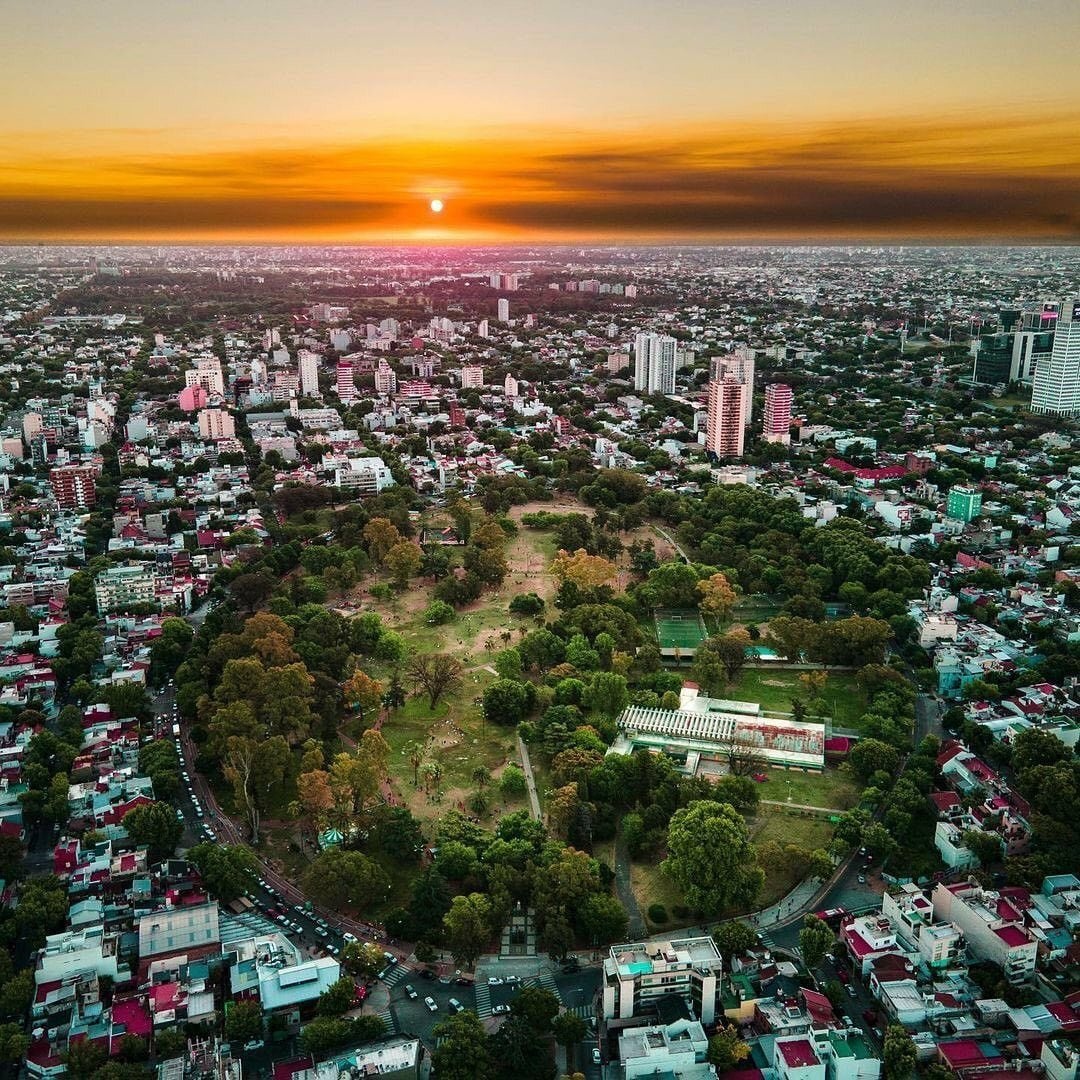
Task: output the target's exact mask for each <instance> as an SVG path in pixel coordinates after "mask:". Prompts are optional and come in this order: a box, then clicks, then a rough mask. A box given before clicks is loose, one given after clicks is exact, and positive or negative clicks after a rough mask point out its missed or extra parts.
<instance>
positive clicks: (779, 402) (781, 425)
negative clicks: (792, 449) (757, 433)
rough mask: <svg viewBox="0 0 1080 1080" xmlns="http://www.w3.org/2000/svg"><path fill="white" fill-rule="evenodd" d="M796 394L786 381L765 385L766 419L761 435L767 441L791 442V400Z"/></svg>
mask: <svg viewBox="0 0 1080 1080" xmlns="http://www.w3.org/2000/svg"><path fill="white" fill-rule="evenodd" d="M793 397H794V395H793V394H792V392H791V387H790V386H788V385H787V384H786V383H769V385H768V386H766V387H765V421H764V424H763V425H762V430H761V436H762V438H763V439H764V440H765V441H766V442H775V443H783V444H784V445H785V446H786V445H787V444H788V443H789V442H791V401H792V398H793Z"/></svg>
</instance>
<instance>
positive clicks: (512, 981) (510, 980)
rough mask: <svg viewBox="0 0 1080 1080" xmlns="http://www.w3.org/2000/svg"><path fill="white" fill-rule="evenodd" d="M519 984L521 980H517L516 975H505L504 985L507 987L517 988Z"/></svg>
mask: <svg viewBox="0 0 1080 1080" xmlns="http://www.w3.org/2000/svg"><path fill="white" fill-rule="evenodd" d="M519 982H521V979H519V978H518V977H517V975H507V976H506V985H507V986H517V984H518V983H519Z"/></svg>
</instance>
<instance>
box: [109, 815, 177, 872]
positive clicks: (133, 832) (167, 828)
mask: <svg viewBox="0 0 1080 1080" xmlns="http://www.w3.org/2000/svg"><path fill="white" fill-rule="evenodd" d="M123 824H124V829H125V830H126V832H127V834H128V836H130V837H131V839H132V840H133V841H134V842H135V843H136V844H138V845H139V846H140V847H141V846H142V845H144V844H145V845H146V847H147V848H149V852H148V854H149V857H150V860H151V861H152V862H158V861H160V860H161V859H164V858H166V857H167V856H169V855H171V854H172V853H173V852H174V851H175V850H176V845H177V844H178V843H179V842H180V837H181V836H183V835H184V823H183V822H182V821H180V820H179V819H178V818H177V816H176V811H175V810H174V809H173V808H172V807H171V806H170V805H169V804H168V803H163V802H152V803H143V804H142V805H140V806H136V807H135V808H134V809H132V810H129V811H128V812H127V813H126V814H125V815H124V822H123Z"/></svg>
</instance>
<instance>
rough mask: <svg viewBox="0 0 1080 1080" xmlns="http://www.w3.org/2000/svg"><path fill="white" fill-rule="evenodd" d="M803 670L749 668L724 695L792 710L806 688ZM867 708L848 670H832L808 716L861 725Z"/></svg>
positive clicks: (767, 707) (771, 708)
mask: <svg viewBox="0 0 1080 1080" xmlns="http://www.w3.org/2000/svg"><path fill="white" fill-rule="evenodd" d="M801 674H802V672H800V671H790V670H785V669H783V668H745V669H744V670H743V672H742V674H741V675H740V676H739V677H738V679H736V681H735V682H734V683H733V684H732V685H731V686H729V687H728V688H727V689H726V690H725V691H724V692H723V694H722V695H721V696H722V697H725V698H728V699H730V700H732V701H756V702H757V703H758V704H759V705H760V706H761V707H762V708H763V709H765V710H766V711H771V712H785V713H789V712H791V699H792V698H793V697H797V696H801V697H803V698H805V691H804V690H803V687H802V684H801V683H800V682H799V676H800V675H801ZM865 709H866V695H865V694H863V692H862V690H860V689H859V687H858V685H857V684H856V682H855V676H854V675H853V674H852V673H851V672H848V671H835V672H829V678H828V681H827V682H826V683H825V689H824V690H823V691H822V694H821V698H820V699H819V700H817V701H815V702H814V703H813V704H812V705H811V706H810V708H809V711H808V713H807V717H808V718H811V719H813V718H818V719H826V718H829V719H832V721H833V722H834V723H835V724H837V725H838V726H839V727H857V726H858V722H859V718H860V717H861V716H862V715H863V712H864V711H865Z"/></svg>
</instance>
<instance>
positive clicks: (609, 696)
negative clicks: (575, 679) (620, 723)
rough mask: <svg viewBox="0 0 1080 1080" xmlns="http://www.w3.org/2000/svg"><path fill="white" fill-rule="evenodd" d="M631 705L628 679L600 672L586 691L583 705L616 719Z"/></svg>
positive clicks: (612, 673) (607, 672)
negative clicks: (627, 684)
mask: <svg viewBox="0 0 1080 1080" xmlns="http://www.w3.org/2000/svg"><path fill="white" fill-rule="evenodd" d="M629 703H630V691H629V690H628V689H627V686H626V677H625V676H624V675H616V674H615V672H613V671H598V672H597V673H596V674H595V675H594V676H593V677H592V682H591V683H590V684H589V685H588V687H587V688H586V690H585V696H584V699H583V704H584V705H585V706H586V707H587V708H589V709H592V710H593V711H594V712H597V713H599V714H600V715H601V716H607V717H610V718H611V719H614V718H615V717H617V716H618V715H619V713H621V712H622V711H623V709H625V708H626V706H627V705H628V704H629Z"/></svg>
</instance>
